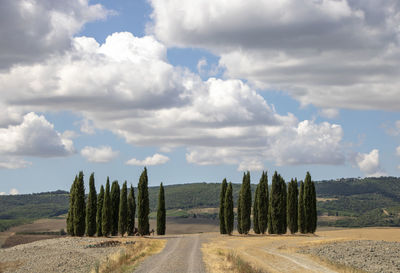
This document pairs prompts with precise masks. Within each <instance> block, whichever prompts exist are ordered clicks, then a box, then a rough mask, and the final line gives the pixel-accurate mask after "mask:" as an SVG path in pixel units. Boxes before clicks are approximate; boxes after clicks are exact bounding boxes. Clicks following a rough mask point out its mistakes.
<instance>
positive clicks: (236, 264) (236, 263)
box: [226, 251, 266, 273]
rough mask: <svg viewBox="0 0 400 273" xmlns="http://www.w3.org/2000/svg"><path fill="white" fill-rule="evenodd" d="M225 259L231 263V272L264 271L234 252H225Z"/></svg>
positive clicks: (261, 272) (258, 272) (253, 272)
mask: <svg viewBox="0 0 400 273" xmlns="http://www.w3.org/2000/svg"><path fill="white" fill-rule="evenodd" d="M226 260H227V261H228V262H230V263H231V264H232V267H233V272H237V273H266V271H263V270H261V269H258V268H255V267H254V266H252V265H251V264H250V263H248V262H246V261H244V260H243V259H242V258H240V256H239V255H237V253H236V252H233V251H231V252H229V253H228V254H226Z"/></svg>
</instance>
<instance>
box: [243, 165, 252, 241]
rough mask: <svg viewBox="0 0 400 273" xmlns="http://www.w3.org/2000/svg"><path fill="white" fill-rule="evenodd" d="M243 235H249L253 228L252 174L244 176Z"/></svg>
mask: <svg viewBox="0 0 400 273" xmlns="http://www.w3.org/2000/svg"><path fill="white" fill-rule="evenodd" d="M241 202H242V204H241V209H242V211H241V213H242V215H241V216H242V233H244V234H248V233H249V231H250V228H251V218H250V217H251V188H250V172H249V171H248V172H247V174H246V175H245V176H244V179H243V184H242V199H241Z"/></svg>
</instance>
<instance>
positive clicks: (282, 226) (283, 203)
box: [279, 175, 287, 234]
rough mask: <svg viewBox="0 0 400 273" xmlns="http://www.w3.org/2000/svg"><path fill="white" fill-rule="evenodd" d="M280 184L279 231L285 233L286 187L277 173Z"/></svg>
mask: <svg viewBox="0 0 400 273" xmlns="http://www.w3.org/2000/svg"><path fill="white" fill-rule="evenodd" d="M279 178H280V186H281V202H280V221H281V223H280V232H279V234H285V233H286V232H287V189H286V183H285V180H284V179H283V177H282V176H280V175H279Z"/></svg>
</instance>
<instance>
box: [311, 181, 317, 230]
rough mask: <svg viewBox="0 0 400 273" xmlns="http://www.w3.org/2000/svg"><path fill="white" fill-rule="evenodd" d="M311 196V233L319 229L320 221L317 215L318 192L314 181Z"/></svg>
mask: <svg viewBox="0 0 400 273" xmlns="http://www.w3.org/2000/svg"><path fill="white" fill-rule="evenodd" d="M311 196H312V204H311V215H312V218H311V230H310V232H311V233H315V231H316V230H317V221H318V215H317V194H316V192H315V183H314V182H313V181H312V182H311Z"/></svg>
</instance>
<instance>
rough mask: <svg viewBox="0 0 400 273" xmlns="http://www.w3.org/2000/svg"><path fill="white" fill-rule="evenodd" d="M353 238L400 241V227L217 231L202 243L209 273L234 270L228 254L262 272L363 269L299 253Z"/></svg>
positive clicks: (348, 270)
mask: <svg viewBox="0 0 400 273" xmlns="http://www.w3.org/2000/svg"><path fill="white" fill-rule="evenodd" d="M351 240H377V241H378V240H383V241H391V242H400V229H399V228H361V229H325V230H319V231H318V232H317V233H316V234H315V235H297V234H296V235H281V236H277V235H264V236H262V235H255V234H250V235H248V236H241V235H239V234H236V233H235V234H234V235H233V236H227V235H219V234H215V235H214V236H212V237H211V238H210V240H209V241H208V242H207V243H205V244H203V248H202V251H203V256H204V261H205V263H206V265H207V268H208V269H209V270H210V272H217V273H218V272H220V273H222V272H234V271H235V270H233V267H232V263H231V262H229V259H228V256H229V255H236V256H238V257H240V258H241V259H242V260H244V261H246V262H248V263H249V264H251V265H252V266H253V268H254V269H259V270H262V271H263V272H362V271H360V270H356V269H354V268H351V267H349V266H343V265H339V264H335V263H331V262H326V261H324V260H321V259H319V258H317V257H314V256H310V255H306V254H301V253H298V251H299V250H301V249H302V248H308V247H314V246H320V245H324V244H328V243H333V242H343V241H351Z"/></svg>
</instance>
